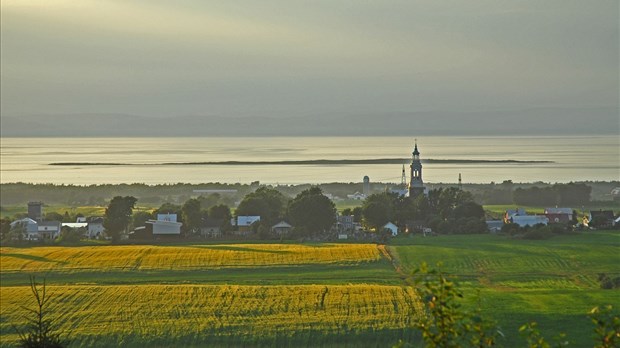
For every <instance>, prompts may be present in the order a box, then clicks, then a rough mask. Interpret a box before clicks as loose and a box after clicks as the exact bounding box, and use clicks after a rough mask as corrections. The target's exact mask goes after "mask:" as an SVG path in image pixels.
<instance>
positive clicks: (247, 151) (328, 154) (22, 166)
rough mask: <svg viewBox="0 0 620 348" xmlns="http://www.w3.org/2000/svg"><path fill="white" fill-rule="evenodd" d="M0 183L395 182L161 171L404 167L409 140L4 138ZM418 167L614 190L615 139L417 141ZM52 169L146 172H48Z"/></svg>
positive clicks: (348, 173) (391, 173)
mask: <svg viewBox="0 0 620 348" xmlns="http://www.w3.org/2000/svg"><path fill="white" fill-rule="evenodd" d="M0 141H1V150H0V162H1V166H0V182H1V183H9V182H31V183H54V184H78V185H87V184H103V183H147V184H162V183H177V182H184V183H206V182H226V183H235V182H240V183H250V182H252V181H257V180H258V181H260V182H261V183H269V184H276V183H279V184H299V183H325V182H360V181H361V180H362V177H363V176H364V175H368V176H369V177H370V179H371V181H375V182H379V181H381V182H399V181H400V176H401V170H402V166H401V165H397V164H396V165H394V164H375V165H295V166H293V165H263V166H233V165H217V166H214V165H158V164H159V163H168V162H175V163H176V162H211V161H285V160H315V159H332V160H341V159H372V158H409V157H410V156H411V151H412V148H413V143H414V140H413V138H408V137H295V138H292V137H277V138H230V137H226V138H2V139H0ZM418 144H419V148H420V152H421V157H422V158H423V159H428V158H432V159H457V160H469V159H473V160H476V159H478V160H507V159H511V160H524V161H530V160H532V161H553V163H532V164H507V163H483V164H481V163H477V164H476V163H469V164H448V163H443V164H437V163H427V164H425V165H424V169H423V177H424V181H425V182H427V183H439V182H451V183H453V182H456V181H457V180H458V175H459V173H461V174H462V177H463V182H464V183H489V182H491V181H495V182H501V181H503V180H513V181H514V182H536V181H544V182H569V181H580V180H605V181H609V180H619V179H620V158H619V156H620V155H619V152H620V143H619V139H618V137H617V136H595V137H585V136H584V137H574V136H571V137H564V136H562V137H423V138H419V139H418ZM53 162H95V163H127V164H150V165H138V166H136V165H133V166H132V165H122V166H111V165H110V166H107V165H106V166H86V165H75V166H50V165H49V163H53Z"/></svg>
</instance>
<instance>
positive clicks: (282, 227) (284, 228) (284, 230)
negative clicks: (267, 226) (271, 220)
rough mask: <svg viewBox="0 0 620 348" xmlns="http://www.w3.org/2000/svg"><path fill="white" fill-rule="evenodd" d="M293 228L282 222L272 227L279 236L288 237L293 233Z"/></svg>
mask: <svg viewBox="0 0 620 348" xmlns="http://www.w3.org/2000/svg"><path fill="white" fill-rule="evenodd" d="M292 228H293V226H292V225H291V224H289V223H288V222H286V221H280V222H278V223H277V224H275V225H273V226H271V231H272V232H273V233H275V234H277V235H278V236H286V235H287V234H289V232H291V229H292Z"/></svg>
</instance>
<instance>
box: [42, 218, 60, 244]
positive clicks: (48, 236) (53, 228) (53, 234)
mask: <svg viewBox="0 0 620 348" xmlns="http://www.w3.org/2000/svg"><path fill="white" fill-rule="evenodd" d="M37 227H38V230H39V238H38V239H39V240H52V239H56V238H58V236H59V235H60V229H61V227H62V225H61V223H60V221H39V223H38V224H37Z"/></svg>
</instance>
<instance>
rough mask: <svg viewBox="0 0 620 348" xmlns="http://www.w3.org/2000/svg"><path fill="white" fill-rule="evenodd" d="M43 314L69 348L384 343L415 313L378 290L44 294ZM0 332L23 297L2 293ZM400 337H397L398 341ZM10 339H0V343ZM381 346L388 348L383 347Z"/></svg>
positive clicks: (414, 302) (409, 294) (417, 309)
mask: <svg viewBox="0 0 620 348" xmlns="http://www.w3.org/2000/svg"><path fill="white" fill-rule="evenodd" d="M48 291H49V294H50V296H51V298H52V303H51V305H50V308H49V309H50V312H52V313H54V314H55V315H56V316H57V318H58V319H59V322H60V323H62V326H61V328H62V329H63V330H66V331H67V332H71V337H72V338H73V344H74V345H76V346H88V347H90V346H98V347H110V346H117V345H123V346H141V345H144V344H147V345H148V344H152V345H165V346H207V345H218V344H222V345H244V344H249V345H257V344H258V345H261V344H263V345H273V344H275V343H277V342H289V343H290V342H291V340H294V341H295V342H298V343H299V344H302V345H306V346H314V345H316V344H321V343H325V344H335V343H338V342H340V343H343V344H344V343H346V342H347V341H348V342H349V343H355V342H358V343H361V342H365V343H367V344H368V343H374V344H379V343H380V342H382V341H383V342H385V343H386V344H387V342H391V343H395V342H396V341H394V339H395V338H398V337H404V338H406V337H408V335H410V334H411V332H410V331H409V330H407V328H408V327H410V326H411V325H412V323H413V322H414V321H415V320H416V319H417V318H418V316H419V315H420V313H421V305H420V302H419V300H418V297H417V295H416V294H415V292H414V291H413V289H412V288H410V287H400V286H380V285H370V284H364V285H329V286H325V285H302V286H294V285H291V286H237V285H220V286H217V285H215V286H213V285H142V286H133V285H122V286H96V285H71V286H50V287H49V288H48ZM0 294H1V295H2V296H1V299H2V300H1V302H0V304H1V308H2V309H1V312H0V313H1V315H2V323H1V324H0V325H1V326H0V327H1V328H2V332H3V333H6V332H7V331H11V328H10V324H9V323H14V324H18V323H23V319H22V318H23V315H25V314H26V311H25V310H24V309H22V308H20V306H21V305H22V304H28V303H30V302H32V296H31V294H30V289H29V288H27V287H23V286H16V287H2V288H1V292H0ZM403 335H404V336H403ZM16 339H17V335H16V334H8V335H5V334H3V343H10V342H14V341H15V340H16ZM385 340H387V341H385Z"/></svg>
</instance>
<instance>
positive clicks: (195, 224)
mask: <svg viewBox="0 0 620 348" xmlns="http://www.w3.org/2000/svg"><path fill="white" fill-rule="evenodd" d="M181 215H182V216H183V228H184V229H185V230H186V231H189V232H191V233H196V231H199V230H200V225H201V224H202V214H201V211H200V201H199V200H197V199H194V198H191V199H188V200H187V201H186V202H185V203H184V204H183V207H182V208H181Z"/></svg>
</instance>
